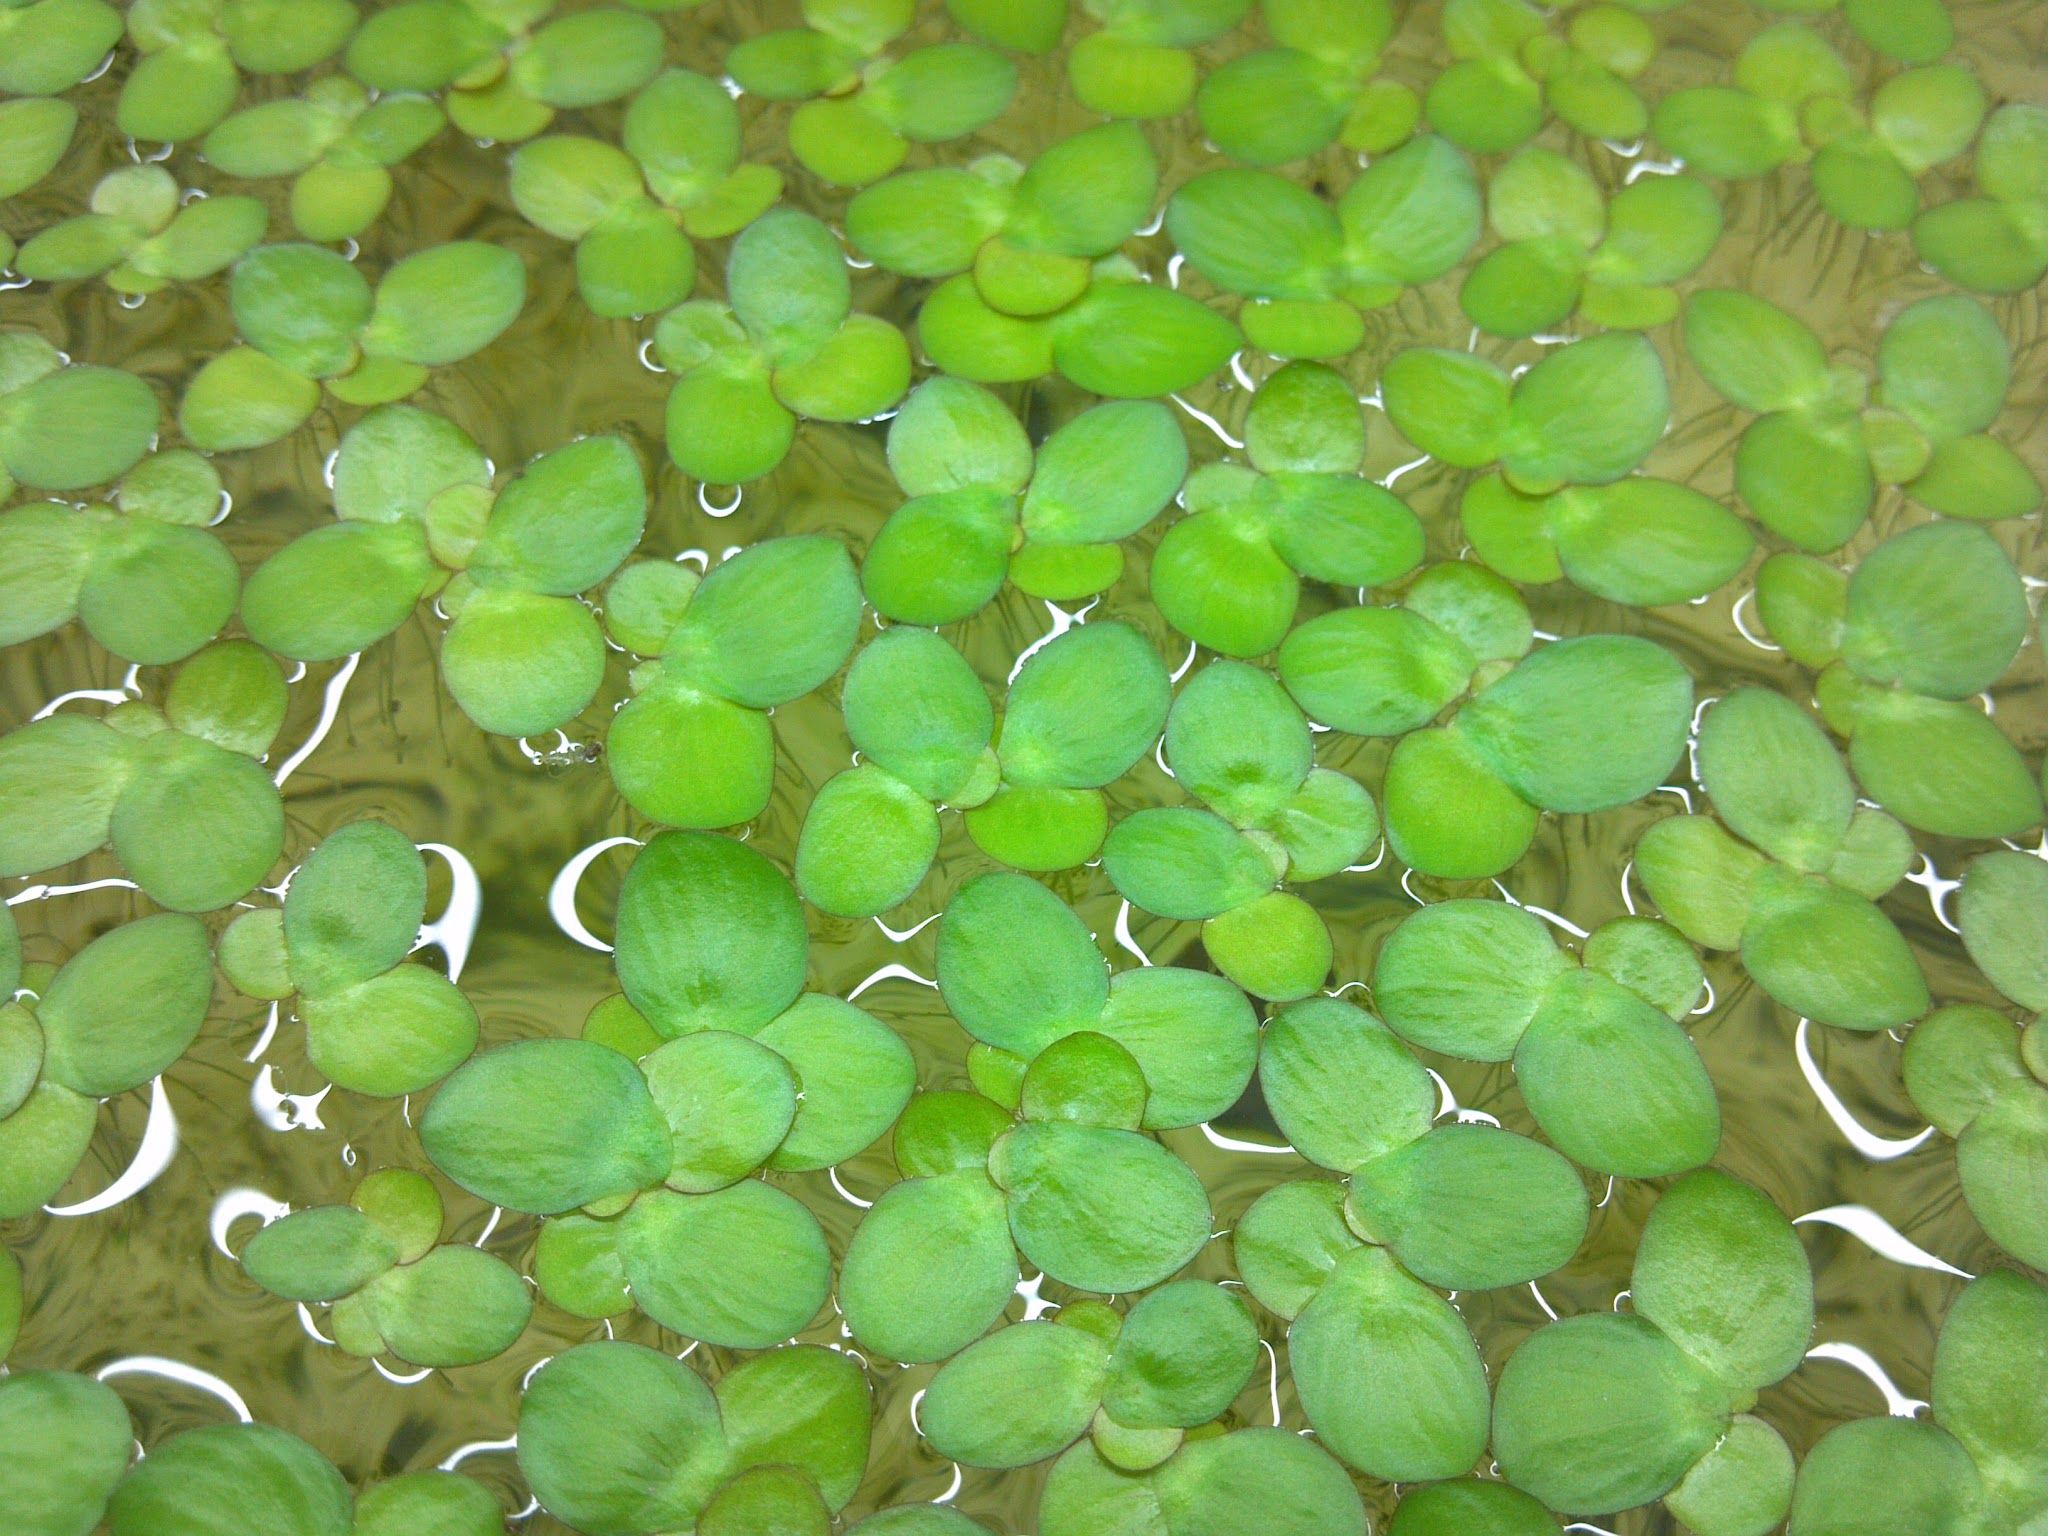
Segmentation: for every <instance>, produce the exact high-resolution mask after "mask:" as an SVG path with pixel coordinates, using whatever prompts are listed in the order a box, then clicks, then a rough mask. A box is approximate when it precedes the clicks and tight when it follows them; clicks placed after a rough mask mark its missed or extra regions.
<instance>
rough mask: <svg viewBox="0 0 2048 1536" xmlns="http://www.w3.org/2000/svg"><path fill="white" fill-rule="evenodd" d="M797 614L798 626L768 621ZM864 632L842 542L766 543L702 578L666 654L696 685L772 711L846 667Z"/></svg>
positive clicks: (797, 539) (794, 540) (803, 539)
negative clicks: (767, 618) (858, 635)
mask: <svg viewBox="0 0 2048 1536" xmlns="http://www.w3.org/2000/svg"><path fill="white" fill-rule="evenodd" d="M771 614H772V615H778V616H791V615H801V616H802V618H801V621H800V622H799V623H797V624H795V625H791V624H789V623H786V622H782V621H781V620H780V619H778V621H777V622H776V623H774V624H769V623H767V622H765V616H767V615H771ZM859 624H860V592H859V586H858V582H857V580H856V578H855V576H854V572H853V561H852V560H851V559H850V558H849V557H848V555H847V553H846V548H845V546H844V545H842V544H841V543H839V541H838V540H836V539H829V538H824V537H822V536H817V535H808V536H801V537H793V538H780V539H769V540H766V541H764V542H763V543H760V544H755V545H752V546H750V547H749V548H747V549H743V550H741V551H740V552H739V553H738V554H737V555H735V556H733V557H732V558H731V559H730V560H727V561H726V562H724V563H723V564H722V565H720V566H718V567H717V569H715V570H713V571H712V572H711V573H710V574H709V575H708V576H706V577H705V578H704V581H703V584H702V585H701V586H699V587H698V589H697V595H696V596H695V597H694V598H693V599H691V602H690V606H689V608H688V609H687V610H686V611H685V612H684V614H683V620H682V623H680V624H679V625H677V626H676V631H675V634H674V635H673V636H672V637H671V638H670V640H669V644H668V648H667V650H666V651H665V653H664V655H665V656H666V658H667V659H668V661H669V662H670V663H671V664H673V665H676V666H679V667H681V668H683V669H684V670H685V671H686V672H687V673H688V675H689V676H690V677H691V678H692V680H694V681H696V682H697V683H698V684H699V685H700V686H703V687H706V688H709V689H711V690H712V691H714V692H716V693H718V694H719V695H720V696H722V697H724V698H728V699H731V700H733V701H734V702H735V703H739V704H745V705H748V706H750V707H752V708H755V709H771V708H773V707H774V706H776V705H778V704H786V703H788V702H789V701H790V700H791V699H794V698H798V697H801V696H802V695H803V694H806V693H809V692H810V691H811V690H812V689H814V688H816V687H818V686H819V685H820V684H822V683H823V682H824V681H825V680H826V679H827V678H829V677H830V676H831V675H832V674H833V673H834V672H837V671H838V670H839V668H840V666H841V665H842V664H843V663H844V662H845V660H846V657H847V655H848V653H849V652H850V651H851V650H852V649H853V637H854V632H855V631H856V629H858V627H859Z"/></svg>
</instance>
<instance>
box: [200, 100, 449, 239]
mask: <svg viewBox="0 0 2048 1536" xmlns="http://www.w3.org/2000/svg"><path fill="white" fill-rule="evenodd" d="M446 121H447V119H446V118H445V117H444V116H443V115H442V112H441V108H440V105H439V103H437V102H436V101H434V99H433V98H432V97H430V96H424V95H420V94H418V93H415V92H404V91H396V92H391V93H389V94H387V95H382V96H379V97H377V98H376V99H374V100H373V99H372V98H371V96H370V93H369V92H368V91H367V90H365V89H364V87H363V86H362V85H361V84H359V83H358V82H356V81H355V80H352V79H350V78H349V77H348V76H346V75H328V76H326V77H324V78H322V79H319V80H315V81H313V82H312V83H311V84H309V85H308V86H307V87H306V89H305V91H304V93H303V94H301V95H298V96H285V97H280V98H278V99H277V100H275V101H266V102H261V103H259V104H258V105H256V106H253V107H245V108H243V109H242V110H241V111H239V112H236V113H233V114H231V115H230V116H228V117H226V118H223V119H222V120H221V122H220V123H219V124H217V125H216V126H215V127H214V128H213V130H212V131H211V132H209V133H208V134H207V135H206V137H205V139H204V140H202V141H201V144H200V148H201V151H202V152H203V153H204V154H205V156H206V159H207V162H208V163H209V164H211V165H212V166H214V167H215V168H216V169H218V170H220V171H222V172H224V173H225V174H227V175H229V176H235V177H239V178H241V179H243V180H247V181H267V180H271V179H273V178H275V177H280V176H289V177H291V178H292V185H291V194H290V199H289V206H290V211H291V219H292V227H293V228H294V229H296V230H297V231H298V232H299V235H300V236H301V238H303V239H307V240H321V241H331V240H352V239H355V238H356V237H357V236H359V235H361V234H363V233H364V232H365V231H366V230H368V229H369V227H370V226H371V225H372V224H374V223H375V222H376V221H377V219H378V218H379V217H381V216H382V214H383V212H384V209H385V207H386V205H388V204H389V203H390V201H391V192H392V187H393V182H392V177H391V172H392V170H393V169H394V168H395V167H397V166H399V165H401V164H403V163H404V162H405V161H406V160H407V159H409V158H410V157H411V156H413V155H415V154H417V153H418V152H419V151H420V150H421V149H423V148H425V147H426V145H427V144H428V143H430V142H431V141H432V140H433V138H434V136H435V135H436V134H438V133H439V132H440V131H441V128H442V126H443V124H444V123H445V122H446ZM238 254H239V253H238Z"/></svg>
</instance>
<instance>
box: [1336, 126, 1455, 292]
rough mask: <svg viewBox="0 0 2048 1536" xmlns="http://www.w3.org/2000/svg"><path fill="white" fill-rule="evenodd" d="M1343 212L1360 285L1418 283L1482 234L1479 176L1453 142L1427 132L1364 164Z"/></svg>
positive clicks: (1340, 206)
mask: <svg viewBox="0 0 2048 1536" xmlns="http://www.w3.org/2000/svg"><path fill="white" fill-rule="evenodd" d="M1337 218H1338V220H1339V222H1340V223H1342V225H1343V226H1344V260H1345V266H1346V268H1347V269H1348V275H1349V278H1350V281H1351V282H1352V284H1353V285H1354V286H1356V287H1358V288H1361V289H1370V288H1372V287H1373V286H1374V285H1376V284H1394V285H1398V286H1401V287H1414V286H1417V285H1419V284H1422V283H1427V282H1430V281H1432V280H1434V279H1436V278H1438V277H1441V276H1443V275H1444V273H1446V272H1448V271H1450V270H1451V268H1453V267H1454V266H1456V265H1457V264H1458V263H1459V262H1460V261H1462V260H1464V258H1465V255H1466V253H1467V252H1468V251H1470V250H1471V249H1472V247H1473V245H1474V244H1475V243H1476V242H1477V241H1478V239H1479V232H1480V228H1481V197H1480V191H1479V178H1478V176H1477V175H1476V174H1475V173H1474V171H1473V169H1472V163H1471V162H1470V161H1469V160H1467V159H1466V158H1465V157H1464V156H1463V155H1462V154H1460V153H1459V152H1458V151H1457V150H1455V149H1453V148H1452V147H1451V146H1450V144H1449V143H1447V142H1446V141H1444V140H1443V139H1440V138H1436V137H1434V136H1432V135H1429V134H1424V135H1422V136H1420V137H1418V138H1415V139H1411V140H1409V142H1408V143H1406V144H1404V145H1402V146H1401V147H1400V148H1399V149H1397V150H1395V151H1393V153H1391V154H1388V155H1384V156H1381V157H1380V158H1378V159H1376V160H1375V161H1373V163H1372V164H1371V165H1369V166H1368V167H1366V169H1365V170H1364V171H1363V172H1362V173H1361V174H1360V175H1359V177H1358V179H1357V180H1356V181H1354V182H1352V183H1351V185H1350V186H1349V187H1348V188H1346V189H1345V192H1344V195H1343V196H1342V197H1341V198H1339V199H1338V201H1337ZM1387 297H1388V298H1391V297H1393V295H1391V294H1389V295H1387ZM1361 302H1369V301H1366V300H1361ZM1379 302H1384V300H1380V301H1379Z"/></svg>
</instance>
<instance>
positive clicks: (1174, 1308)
mask: <svg viewBox="0 0 2048 1536" xmlns="http://www.w3.org/2000/svg"><path fill="white" fill-rule="evenodd" d="M1258 1358H1259V1343H1258V1330H1257V1329H1256V1328H1255V1327H1254V1326H1253V1323H1252V1315H1251V1309H1250V1308H1249V1307H1248V1306H1246V1305H1245V1303H1244V1301H1243V1300H1242V1299H1241V1298H1239V1297H1237V1296H1234V1295H1232V1294H1231V1293H1230V1292H1228V1291H1226V1290H1224V1289H1223V1288H1222V1287H1221V1286H1216V1285H1211V1284H1209V1283H1207V1282H1206V1281H1201V1280H1182V1281H1176V1282H1175V1283H1174V1284H1172V1285H1167V1286H1162V1287H1160V1288H1159V1289H1158V1290H1156V1291H1153V1292H1152V1293H1150V1294H1149V1295H1147V1296H1145V1297H1143V1298H1142V1299H1141V1300H1139V1301H1138V1302H1137V1303H1136V1305H1134V1306H1133V1307H1132V1308H1131V1310H1130V1312H1129V1313H1128V1314H1126V1316H1125V1318H1124V1324H1123V1327H1122V1328H1121V1329H1120V1330H1119V1331H1118V1333H1117V1336H1116V1347H1115V1349H1114V1351H1113V1352H1112V1353H1111V1355H1110V1360H1109V1377H1108V1380H1107V1381H1106V1382H1105V1383H1104V1386H1103V1393H1102V1406H1103V1409H1104V1411H1105V1412H1107V1413H1108V1414H1109V1415H1110V1416H1111V1417H1112V1418H1114V1419H1115V1420H1116V1421H1117V1422H1118V1423H1119V1424H1122V1425H1126V1426H1128V1427H1130V1428H1133V1429H1153V1428H1168V1427H1173V1428H1190V1427H1192V1426H1194V1425H1196V1424H1205V1423H1207V1422H1208V1421H1209V1420H1211V1419H1213V1418H1216V1417H1217V1416H1218V1415H1220V1414H1222V1413H1223V1412H1224V1411H1225V1410H1226V1409H1228V1408H1229V1406H1230V1404H1231V1402H1232V1401H1233V1400H1234V1399H1235V1398H1236V1397H1237V1394H1238V1393H1239V1392H1240V1391H1241V1390H1242V1389H1243V1387H1244V1385H1245V1383H1246V1382H1247V1381H1249V1380H1250V1379H1251V1374H1252V1371H1253V1369H1254V1367H1255V1366H1256V1365H1257V1362H1258Z"/></svg>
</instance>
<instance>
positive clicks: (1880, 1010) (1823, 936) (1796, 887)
mask: <svg viewBox="0 0 2048 1536" xmlns="http://www.w3.org/2000/svg"><path fill="white" fill-rule="evenodd" d="M1750 911H1751V915H1750V920H1749V923H1748V926H1747V927H1745V928H1744V929H1743V933H1742V964H1743V967H1744V968H1745V969H1746V970H1747V971H1748V972H1749V974H1750V975H1751V976H1753V977H1755V978H1756V981H1757V984H1758V985H1759V986H1761V987H1762V988H1763V989H1764V990H1765V991H1766V992H1768V993H1770V995H1771V996H1772V998H1773V999H1775V1000H1776V1001H1777V1002H1778V1003H1780V1004H1781V1005H1783V1006H1784V1007H1786V1008H1789V1009H1791V1010H1792V1011H1793V1012H1795V1013H1797V1014H1800V1015H1801V1016H1803V1017H1805V1018H1809V1019H1812V1020H1813V1021H1814V1022H1815V1023H1818V1024H1833V1025H1837V1026H1839V1027H1840V1028H1843V1029H1860V1030H1878V1029H1891V1028H1893V1027H1895V1026H1897V1025H1900V1024H1904V1023H1906V1022H1907V1021H1909V1020H1911V1019H1917V1018H1918V1017H1919V1016H1920V1015H1921V1014H1923V1013H1925V1012H1926V1011H1927V1006H1928V996H1927V983H1926V980H1925V979H1924V978H1923V977H1922V976H1921V974H1920V966H1919V963H1918V962H1917V961H1916V960H1915V959H1914V958H1913V955H1912V952H1911V951H1910V950H1909V949H1908V948H1907V947H1906V941H1905V939H1904V938H1902V937H1901V936H1900V934H1899V930H1898V929H1897V928H1896V927H1894V926H1893V924H1892V921H1891V919H1890V918H1888V917H1886V916H1885V915H1884V914H1883V913H1882V912H1880V911H1879V910H1878V909H1877V908H1876V907H1875V906H1873V905H1871V903H1870V902H1869V901H1868V900H1866V899H1865V898H1863V897H1861V896H1858V895H1856V894H1855V893H1854V892H1852V891H1847V890H1844V889H1843V888H1842V887H1840V886H1838V885H1831V884H1829V883H1828V882H1827V881H1825V880H1820V879H1817V878H1813V877H1805V878H1801V877H1799V876H1796V875H1792V874H1790V873H1789V872H1787V871H1785V870H1781V869H1777V868H1771V869H1766V870H1765V871H1764V872H1763V874H1762V875H1761V876H1760V877H1759V878H1758V881H1757V884H1756V887H1755V891H1754V895H1753V897H1752V901H1751V909H1750Z"/></svg>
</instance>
